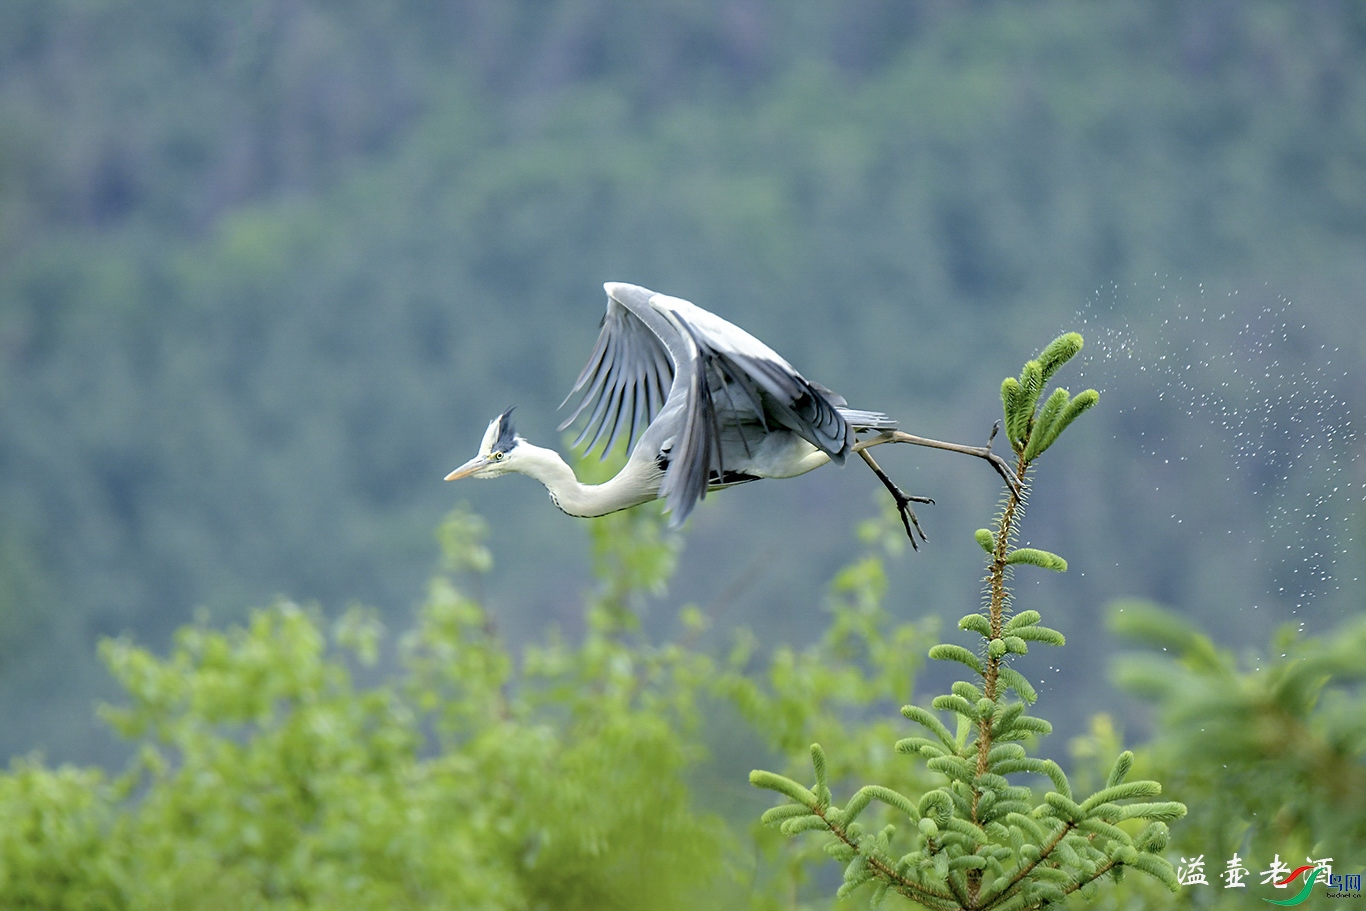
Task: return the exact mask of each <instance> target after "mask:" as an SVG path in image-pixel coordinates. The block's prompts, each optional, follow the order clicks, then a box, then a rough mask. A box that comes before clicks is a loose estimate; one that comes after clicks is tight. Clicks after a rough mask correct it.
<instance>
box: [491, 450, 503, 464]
mask: <svg viewBox="0 0 1366 911" xmlns="http://www.w3.org/2000/svg"><path fill="white" fill-rule="evenodd" d="M502 460H503V454H502V453H501V452H492V453H489V461H492V462H501V461H502Z"/></svg>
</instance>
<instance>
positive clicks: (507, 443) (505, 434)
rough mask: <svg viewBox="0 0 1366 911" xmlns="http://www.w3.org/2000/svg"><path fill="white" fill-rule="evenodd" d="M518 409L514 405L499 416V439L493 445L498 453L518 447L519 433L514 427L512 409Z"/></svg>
mask: <svg viewBox="0 0 1366 911" xmlns="http://www.w3.org/2000/svg"><path fill="white" fill-rule="evenodd" d="M516 407H517V406H516V405H513V406H512V407H511V408H508V410H507V411H504V412H503V413H502V414H500V415H498V438H497V439H496V440H495V441H494V443H493V448H494V450H495V451H497V452H507V451H508V450H509V449H511V448H512V447H514V446H516V445H517V431H516V429H515V428H513V426H512V409H513V408H516Z"/></svg>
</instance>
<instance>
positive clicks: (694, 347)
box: [446, 282, 1014, 545]
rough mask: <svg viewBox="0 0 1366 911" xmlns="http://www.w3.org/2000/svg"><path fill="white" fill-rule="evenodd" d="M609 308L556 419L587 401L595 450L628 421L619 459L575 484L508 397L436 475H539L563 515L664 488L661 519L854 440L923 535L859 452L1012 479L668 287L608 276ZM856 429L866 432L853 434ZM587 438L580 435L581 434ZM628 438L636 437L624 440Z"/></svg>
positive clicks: (606, 509)
mask: <svg viewBox="0 0 1366 911" xmlns="http://www.w3.org/2000/svg"><path fill="white" fill-rule="evenodd" d="M603 287H604V289H605V290H606V291H607V313H606V315H605V316H604V317H603V320H602V331H601V333H600V334H599V335H598V340H597V344H596V346H595V347H594V348H593V353H592V354H591V355H590V356H589V358H588V364H587V366H585V367H584V369H583V372H582V373H580V374H579V378H578V379H577V380H576V381H575V383H574V387H573V389H571V390H570V393H569V395H568V396H567V397H566V398H565V400H564V402H562V403H561V407H564V405H565V404H568V402H569V401H570V399H572V398H574V396H575V394H578V393H582V395H581V397H580V399H579V402H578V404H577V406H576V407H575V408H574V410H573V413H571V414H570V415H569V417H568V419H566V420H565V421H564V423H562V424H561V425H560V428H559V429H560V430H564V429H566V428H567V427H569V426H570V425H571V424H572V423H573V422H574V421H575V420H576V419H577V418H578V417H579V416H580V415H581V414H583V413H584V412H585V411H587V410H588V409H589V407H590V406H592V410H591V412H589V417H588V420H587V422H586V423H585V425H584V427H583V430H582V432H581V433H580V434H579V435H578V438H577V439H576V440H575V441H574V443H573V446H574V447H575V448H577V447H579V446H580V445H582V444H583V442H584V440H589V442H588V445H587V446H586V447H585V448H584V450H583V451H584V452H591V451H592V450H593V448H594V447H595V446H596V445H597V444H598V443H599V441H601V440H602V439H603V438H604V437H605V438H606V443H605V444H604V446H603V448H602V454H603V455H604V456H605V455H606V454H607V453H608V452H610V451H612V448H613V446H614V445H615V444H616V442H617V440H618V439H619V438H621V437H622V435H623V434H624V435H625V440H626V444H627V447H628V448H629V449H630V455H629V456H628V458H627V460H626V465H625V466H624V467H623V468H622V469H621V470H620V471H619V472H618V473H617V474H616V476H615V477H613V478H612V479H611V480H609V481H606V482H604V483H602V484H583V483H581V482H580V481H579V479H578V478H577V477H576V476H575V475H574V470H573V469H572V468H570V467H569V465H568V464H567V463H566V462H565V461H564V459H562V458H561V457H560V455H559V454H558V453H556V452H554V451H553V450H550V449H544V448H542V447H540V446H533V445H532V444H531V443H528V442H527V441H526V440H525V439H523V438H522V437H521V436H519V435H518V434H517V432H516V430H515V429H514V428H513V424H512V409H511V408H509V409H508V410H507V411H504V412H503V413H502V414H500V415H499V416H498V417H496V418H494V419H493V421H492V422H491V423H490V424H489V426H488V429H487V430H486V431H485V433H484V438H483V440H482V441H481V443H480V444H479V454H478V455H476V456H475V457H474V458H473V459H470V460H469V461H468V462H466V463H465V464H464V465H461V466H460V467H459V468H457V469H455V471H452V472H451V473H450V474H448V475H446V480H447V481H454V480H457V479H459V478H494V477H498V476H499V475H504V474H507V473H509V472H517V473H520V474H524V475H528V476H530V477H533V478H535V479H536V480H538V481H540V482H541V483H542V484H544V485H545V487H546V489H547V490H548V491H549V492H550V498H551V500H553V501H554V503H555V505H556V506H558V507H559V508H560V509H561V510H563V511H564V512H566V513H568V514H569V515H571V516H584V517H592V516H603V515H607V514H608V513H612V512H616V511H618V510H621V509H628V508H630V507H632V506H637V505H639V504H641V503H645V502H648V501H650V500H656V499H662V500H664V501H665V503H666V508H667V510H668V512H669V515H670V524H672V525H674V526H678V525H681V524H682V523H683V521H684V520H685V519H686V518H687V517H688V514H689V513H691V512H692V510H693V507H695V506H696V505H697V503H698V501H699V500H701V499H703V498H704V497H705V496H706V495H707V492H708V491H709V490H718V489H721V488H725V487H731V486H734V485H736V484H744V483H747V482H749V481H757V480H759V479H761V478H791V477H796V476H797V475H801V474H805V473H806V472H808V471H811V470H813V469H815V468H819V467H820V466H822V465H824V464H826V463H827V462H835V463H838V464H843V462H844V460H845V458H846V457H847V456H848V455H849V454H850V453H854V452H857V453H858V454H859V455H860V456H861V457H862V458H863V460H864V461H865V462H866V463H867V464H868V465H869V467H870V468H872V469H873V471H874V472H875V473H876V474H877V476H878V478H879V479H880V480H881V481H882V483H883V484H884V485H885V486H886V487H887V489H888V491H890V492H891V494H892V496H893V497H894V498H895V499H896V503H897V509H898V510H899V511H900V513H901V518H902V523H903V524H904V525H905V528H906V533H907V534H908V535H909V536H910V538H911V543H912V544H913V545H914V544H915V533H916V532H919V534H920V536H921V538H922V539H923V538H924V537H925V535H924V532H923V531H921V530H920V525H919V522H918V521H917V520H916V516H915V512H914V510H913V509H912V507H911V504H912V503H931V502H933V501H932V500H930V499H928V498H927V497H913V496H908V495H907V494H905V493H904V492H902V491H901V489H900V488H898V487H897V486H896V484H894V483H893V482H892V480H891V479H890V478H889V477H888V476H887V475H886V473H885V472H883V470H882V469H881V467H880V466H878V464H877V463H876V462H875V461H873V458H872V456H871V455H869V453H868V452H867V449H868V447H870V446H876V445H879V444H881V443H891V442H903V443H915V444H918V445H923V446H931V447H934V448H938V449H948V450H951V451H955V452H963V453H967V454H969V455H975V456H978V457H980V458H985V459H988V460H989V461H991V462H992V464H993V466H994V467H995V468H996V470H997V471H998V472H999V473H1000V474H1001V476H1002V477H1003V478H1005V480H1006V482H1007V484H1011V485H1012V486H1014V484H1013V483H1012V482H1013V481H1014V478H1013V476H1012V475H1011V473H1010V471H1009V467H1008V466H1007V465H1006V463H1005V461H1004V460H1003V459H1001V458H1000V457H999V456H997V455H995V454H994V453H992V452H991V451H990V444H989V443H988V445H987V446H981V447H975V446H963V445H960V444H956V443H943V442H940V441H938V440H930V439H926V438H924V437H916V436H912V435H911V434H907V433H902V432H900V431H898V430H896V429H895V427H896V422H895V421H893V420H892V419H891V418H889V417H888V416H887V415H885V414H882V413H881V412H877V411H860V410H857V409H853V408H849V407H848V403H847V402H846V401H845V400H844V398H843V397H842V396H840V395H837V394H836V393H834V392H832V391H831V390H829V389H827V388H826V387H824V386H822V385H820V384H819V383H814V382H811V381H810V380H807V379H806V378H805V377H803V376H802V375H801V374H800V373H798V372H797V371H796V370H795V369H794V368H793V367H792V365H791V364H789V363H788V362H787V361H786V360H784V359H783V358H782V357H780V356H779V355H778V354H777V353H776V352H775V351H773V349H771V348H769V347H768V346H767V345H765V344H764V343H763V342H761V341H759V340H758V339H757V338H755V337H754V336H752V335H750V334H749V333H748V332H746V331H744V330H743V329H741V328H739V327H738V326H735V325H733V324H732V323H729V322H727V321H726V320H724V319H722V318H721V317H719V316H717V315H716V314H714V313H709V312H708V311H706V310H703V309H702V308H701V307H698V306H697V305H696V304H693V303H690V302H688V301H685V300H682V299H681V298H677V297H669V296H668V295H665V294H657V293H655V292H653V291H650V290H648V289H646V288H642V287H640V286H638V285H629V284H624V283H621V282H608V283H607V284H606V285H604V286H603ZM861 433H875V435H874V436H871V437H867V438H864V439H859V436H858V435H859V434H861ZM590 434H591V435H592V438H591V439H589V435H590ZM632 443H634V447H632Z"/></svg>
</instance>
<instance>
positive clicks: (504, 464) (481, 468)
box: [446, 408, 522, 481]
mask: <svg viewBox="0 0 1366 911" xmlns="http://www.w3.org/2000/svg"><path fill="white" fill-rule="evenodd" d="M520 442H522V438H521V437H519V436H518V435H517V431H516V430H515V429H513V426H512V409H511V408H509V409H508V410H507V411H504V412H503V413H502V414H500V415H498V417H496V418H494V419H493V420H492V421H490V422H489V429H488V430H485V431H484V439H483V441H481V442H480V444H479V454H478V455H477V456H475V457H474V458H472V459H470V460H469V461H468V462H466V463H465V464H464V465H461V466H460V467H459V468H457V469H456V470H455V471H452V472H451V473H450V474H448V475H446V480H447V481H458V480H460V479H461V478H496V477H498V476H499V475H501V474H507V473H508V472H509V471H515V470H516V468H515V467H514V465H513V463H514V462H515V460H516V456H515V452H516V450H517V444H518V443H520Z"/></svg>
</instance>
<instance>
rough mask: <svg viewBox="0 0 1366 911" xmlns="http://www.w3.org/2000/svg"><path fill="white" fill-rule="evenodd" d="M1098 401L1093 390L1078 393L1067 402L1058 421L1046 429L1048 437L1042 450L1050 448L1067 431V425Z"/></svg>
mask: <svg viewBox="0 0 1366 911" xmlns="http://www.w3.org/2000/svg"><path fill="white" fill-rule="evenodd" d="M1099 401H1100V393H1099V392H1097V391H1096V390H1094V389H1087V390H1086V391H1085V392H1082V393H1080V394H1079V395H1078V396H1077V397H1076V398H1074V399H1072V401H1070V402H1068V403H1067V407H1066V408H1064V409H1063V411H1062V414H1060V415H1058V419H1057V420H1055V421H1054V422H1053V426H1051V427H1050V428H1048V435H1047V436H1046V437H1045V438H1044V441H1043V445H1042V449H1047V448H1048V447H1049V446H1052V445H1053V443H1054V441H1056V440H1057V438H1058V437H1059V436H1061V435H1062V432H1063V431H1064V430H1066V429H1067V427H1068V425H1069V424H1071V423H1072V422H1073V421H1075V420H1076V419H1077V416H1078V415H1080V414H1081V413H1082V412H1083V411H1086V410H1087V409H1088V408H1090V407H1091V406H1093V405H1095V404H1096V402H1099ZM1041 451H1042V450H1041Z"/></svg>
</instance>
